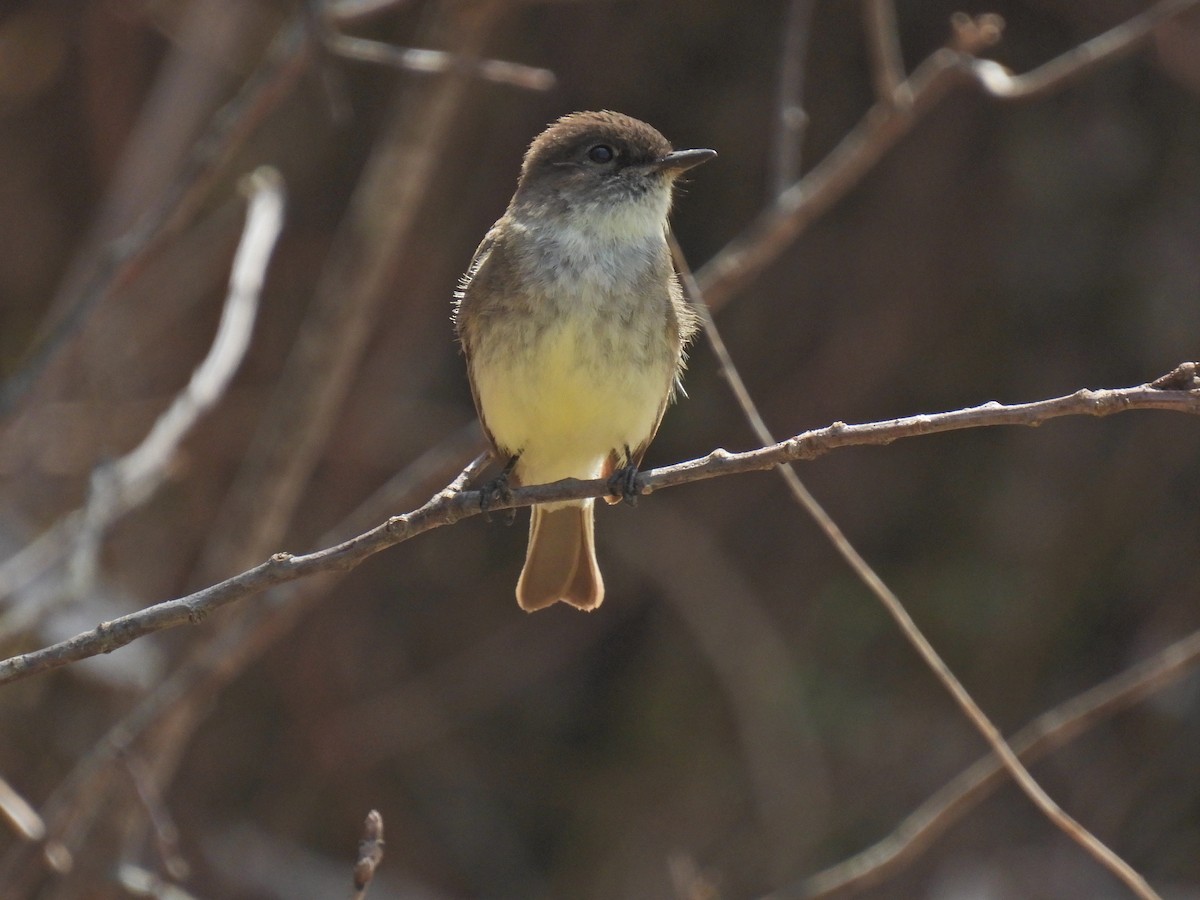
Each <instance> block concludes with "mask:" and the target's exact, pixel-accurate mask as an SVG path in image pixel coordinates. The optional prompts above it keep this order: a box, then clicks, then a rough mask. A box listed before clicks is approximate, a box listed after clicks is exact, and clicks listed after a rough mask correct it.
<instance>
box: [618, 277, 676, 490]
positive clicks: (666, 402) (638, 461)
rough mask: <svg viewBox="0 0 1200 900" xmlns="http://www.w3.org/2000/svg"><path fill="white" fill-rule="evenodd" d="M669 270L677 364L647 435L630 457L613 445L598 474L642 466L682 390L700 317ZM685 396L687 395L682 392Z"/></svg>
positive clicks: (620, 448)
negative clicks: (692, 340) (690, 347)
mask: <svg viewBox="0 0 1200 900" xmlns="http://www.w3.org/2000/svg"><path fill="white" fill-rule="evenodd" d="M671 274H672V279H671V290H670V303H671V313H672V319H673V321H674V323H675V337H676V339H677V340H678V341H679V345H680V349H679V365H678V366H677V367H676V370H675V374H674V375H673V376H672V378H671V384H670V385H669V386H668V389H667V392H666V395H665V396H664V397H663V402H662V405H660V406H659V407H658V416H657V418H655V420H654V427H653V428H652V429H650V436H649V437H647V438H646V440H644V441H642V443H641V444H639V445H638V446H637V447H634V448H633V449H631V450H630V452H629V458H628V459H625V460H623V461H622V457H624V455H625V454H624V451H625V448H624V447H614V448H613V451H612V453H610V454H609V455H608V459H606V460H605V461H604V469H603V470H602V473H601V477H602V478H608V477H610V476H611V475H612V474H613V473H614V472H615V471H617V469H619V468H620V467H621V466H623V465H627V466H628V465H632V466H633V467H634V468H637V469H640V468H641V467H642V457H644V456H645V455H646V450H647V449H649V447H650V444H651V443H652V442H653V441H654V436H655V435H657V434H658V428H659V426H660V425H662V420H663V416H664V415H665V414H666V412H667V407H668V406H670V405H671V401H672V400H674V399H675V395H676V393H679V394H683V393H684V391H683V382H682V378H683V370H684V367H685V366H686V364H687V345H688V344H689V343H690V342H691V339H692V336H693V335H694V334H695V333H696V330H697V329H698V328H699V317H698V316H697V315H696V313H695V312H694V311H693V310H692V308H691V306H689V305H688V303H687V301H686V300H684V298H683V289H682V288H681V287H680V286H679V279H678V276H676V275H675V274H674V272H672V273H671ZM685 396H686V395H685ZM621 499H622V498H620V497H605V498H604V501H605V502H606V503H609V504H617V503H620V502H621Z"/></svg>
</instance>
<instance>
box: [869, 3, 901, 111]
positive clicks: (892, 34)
mask: <svg viewBox="0 0 1200 900" xmlns="http://www.w3.org/2000/svg"><path fill="white" fill-rule="evenodd" d="M863 19H864V24H865V25H866V32H867V49H868V50H869V51H870V53H871V71H872V75H873V76H874V81H875V96H876V98H877V99H878V100H879V102H880V103H884V104H891V105H893V106H902V107H907V106H909V105H910V104H911V103H912V96H911V93H910V92H909V90H908V89H907V88H906V86H905V82H904V52H903V50H902V48H901V46H900V29H899V27H898V26H897V24H896V4H895V2H894V0H863Z"/></svg>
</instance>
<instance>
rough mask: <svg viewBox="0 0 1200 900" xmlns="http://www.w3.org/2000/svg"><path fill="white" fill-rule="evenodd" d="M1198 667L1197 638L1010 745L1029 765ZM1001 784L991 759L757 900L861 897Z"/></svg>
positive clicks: (1060, 710)
mask: <svg viewBox="0 0 1200 900" xmlns="http://www.w3.org/2000/svg"><path fill="white" fill-rule="evenodd" d="M1198 666H1200V631H1197V632H1193V633H1192V634H1190V635H1188V636H1187V637H1185V638H1183V639H1182V640H1179V641H1176V642H1175V643H1173V644H1171V645H1170V646H1168V647H1166V648H1165V649H1163V650H1161V651H1159V652H1158V653H1156V654H1154V655H1153V656H1151V657H1150V658H1148V659H1145V660H1143V661H1142V662H1139V663H1137V664H1136V665H1134V666H1131V667H1130V668H1128V669H1126V670H1125V671H1124V672H1121V673H1120V674H1119V675H1115V676H1113V677H1112V678H1110V679H1108V680H1107V681H1103V682H1101V683H1100V684H1098V685H1096V686H1095V687H1093V688H1091V689H1090V690H1087V691H1084V692H1083V693H1082V694H1079V695H1078V696H1076V697H1073V698H1071V699H1070V700H1068V701H1067V702H1066V703H1063V704H1061V705H1059V706H1056V707H1055V708H1054V709H1052V710H1050V711H1049V712H1045V713H1043V714H1042V715H1040V716H1038V717H1037V718H1036V719H1034V720H1033V721H1032V722H1030V723H1029V724H1028V725H1026V726H1025V727H1024V728H1022V729H1021V730H1020V731H1018V732H1017V733H1016V734H1015V735H1013V736H1012V738H1011V739H1010V740H1009V746H1011V747H1012V748H1013V750H1014V751H1015V752H1016V753H1017V754H1018V755H1019V756H1020V757H1021V759H1022V761H1023V762H1025V763H1031V762H1033V761H1035V760H1037V759H1040V758H1041V757H1043V756H1045V755H1046V754H1047V753H1050V752H1051V751H1053V750H1056V749H1058V748H1059V747H1062V746H1063V745H1065V744H1067V743H1069V742H1070V741H1072V740H1074V739H1075V738H1076V737H1078V736H1079V735H1080V734H1082V733H1083V732H1085V731H1087V730H1088V729H1089V728H1091V727H1092V726H1094V725H1095V724H1097V723H1098V722H1101V721H1103V720H1105V719H1108V718H1111V717H1112V716H1114V715H1116V714H1117V713H1119V712H1121V711H1122V710H1125V709H1128V708H1129V707H1131V706H1133V705H1134V704H1136V703H1139V702H1141V701H1142V700H1144V699H1145V698H1146V697H1149V696H1150V695H1152V694H1153V693H1155V692H1156V691H1159V690H1162V689H1163V688H1164V687H1166V686H1168V685H1170V684H1173V683H1174V682H1176V681H1178V680H1179V679H1180V678H1182V677H1183V676H1184V675H1187V674H1188V673H1190V672H1194V671H1195V670H1196V668H1197V667H1198ZM1005 781H1006V773H1005V772H1004V769H1003V767H1002V766H1001V765H1000V761H999V760H998V759H996V757H995V756H993V755H988V756H985V757H983V758H981V759H979V760H977V761H976V762H975V763H974V764H973V765H972V766H970V767H969V768H967V769H965V770H964V771H963V772H962V773H960V774H959V775H958V776H957V777H956V778H954V779H953V780H952V781H950V782H949V783H947V784H946V785H945V786H944V787H942V788H941V790H939V791H938V792H937V793H935V794H934V795H933V796H931V797H930V798H929V799H928V800H926V801H925V802H924V803H922V804H921V805H920V806H919V807H918V808H917V809H916V810H914V811H913V812H912V813H910V814H909V815H908V816H907V817H906V818H905V819H904V821H903V822H901V823H900V824H899V825H898V826H897V827H896V829H895V830H894V831H893V832H892V833H891V834H889V835H888V836H887V837H885V838H884V839H883V840H881V841H879V842H878V843H876V844H874V845H872V846H870V847H868V848H867V849H865V850H863V851H861V852H860V853H856V854H855V855H854V856H851V857H850V858H848V859H845V860H843V861H842V862H840V863H838V864H837V865H835V866H832V867H831V868H828V869H826V870H825V871H823V872H819V873H818V874H816V875H813V876H811V877H810V878H806V879H805V880H804V881H802V882H800V883H799V884H796V885H794V886H792V887H789V888H785V889H782V890H779V891H776V892H774V893H772V894H770V895H769V897H764V898H763V900H818V898H820V900H824V898H827V897H833V896H837V895H838V894H841V893H843V892H845V891H848V890H851V889H859V890H861V889H865V888H869V887H871V886H872V885H875V884H878V883H879V882H881V881H882V880H884V879H885V878H887V877H889V876H891V875H894V874H895V873H896V872H897V871H898V870H899V869H901V868H903V867H904V866H906V865H908V864H909V863H911V862H913V860H915V859H916V858H917V857H919V856H920V855H921V854H922V853H923V852H924V851H925V850H926V849H928V848H929V846H930V845H931V844H932V843H933V842H934V841H935V840H937V838H938V837H939V836H940V835H941V834H942V833H943V832H945V831H946V829H947V828H949V827H950V826H951V825H953V824H954V823H955V822H957V821H958V820H959V819H961V818H962V817H963V816H964V815H966V814H967V812H968V811H970V810H971V809H973V808H974V807H976V806H978V805H979V804H980V803H981V802H982V801H983V799H984V798H985V797H987V796H989V795H990V794H991V793H992V792H993V791H995V790H996V789H997V788H998V787H1000V786H1001V785H1002V784H1004V782H1005Z"/></svg>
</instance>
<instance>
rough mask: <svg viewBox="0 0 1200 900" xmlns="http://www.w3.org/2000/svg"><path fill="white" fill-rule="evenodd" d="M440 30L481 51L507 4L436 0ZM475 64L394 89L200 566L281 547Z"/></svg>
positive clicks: (463, 49) (462, 48)
mask: <svg viewBox="0 0 1200 900" xmlns="http://www.w3.org/2000/svg"><path fill="white" fill-rule="evenodd" d="M435 10H437V13H436V17H435V22H436V24H435V25H433V26H431V30H436V31H438V32H444V34H439V35H435V36H436V37H439V38H444V39H447V40H449V41H450V42H451V45H452V47H453V55H454V56H456V57H463V58H466V59H473V58H476V57H477V56H478V54H479V51H480V49H481V48H482V46H483V43H484V41H485V39H486V37H487V35H488V34H490V33H491V29H492V26H493V24H494V22H495V21H496V19H497V17H498V16H499V14H500V13H501V12H502V11H503V4H502V3H500V2H497V0H479V2H475V3H470V4H444V5H443V6H441V7H435ZM470 84H471V76H470V73H469V71H467V67H464V68H461V69H453V70H451V71H450V72H448V73H447V74H446V75H444V76H441V77H440V78H439V79H437V80H436V81H433V82H421V83H419V84H413V85H410V86H409V87H408V89H407V90H406V91H405V92H404V93H403V94H402V95H401V96H400V97H399V98H398V99H397V102H396V105H395V106H394V108H393V109H392V112H391V122H390V124H389V125H388V126H387V128H386V130H385V132H384V134H383V135H382V136H381V137H380V139H379V140H378V142H377V146H376V147H375V149H374V151H373V153H372V156H371V159H370V161H369V162H368V163H367V166H366V169H365V171H364V173H363V175H362V177H361V179H360V181H359V184H358V185H357V187H356V188H355V192H354V196H353V199H352V201H351V205H350V209H349V211H348V212H347V214H346V218H345V220H344V221H343V222H342V223H341V224H340V225H339V229H338V233H337V235H336V236H335V240H334V244H333V248H332V250H331V252H330V257H329V260H328V261H327V262H326V264H325V266H324V268H323V270H322V273H321V276H320V278H319V280H318V282H317V285H316V291H315V295H314V297H313V301H312V304H311V305H310V308H309V310H308V312H307V313H306V315H305V319H304V322H303V323H302V325H301V327H300V331H299V334H298V335H297V337H296V341H295V344H294V345H293V347H292V350H291V352H290V354H289V356H288V359H287V361H286V363H285V364H284V370H283V373H282V375H281V377H280V379H279V382H278V387H277V388H276V390H275V391H274V393H273V395H272V397H271V399H270V401H269V402H268V403H267V405H266V410H265V413H264V416H263V419H262V421H261V423H260V424H259V427H258V429H257V431H256V433H255V435H254V437H253V439H252V440H251V443H250V446H249V448H248V449H247V451H246V456H245V459H244V460H243V462H242V465H241V467H240V470H239V472H238V475H237V477H236V478H235V480H234V483H233V485H232V487H231V488H230V491H229V494H228V496H227V498H226V499H225V501H224V503H223V505H222V509H221V511H220V513H219V514H218V516H217V521H216V522H215V523H214V527H213V535H214V540H213V541H212V543H211V544H210V545H209V547H208V548H206V550H205V552H204V555H203V558H202V560H201V563H200V572H199V577H200V579H202V580H203V581H208V580H211V579H212V578H214V577H218V576H219V575H221V574H224V573H226V572H229V571H237V570H238V569H241V568H244V567H245V566H246V565H248V564H249V562H250V560H253V559H255V558H256V557H258V558H261V556H262V555H263V554H265V553H267V552H269V551H270V549H273V548H274V547H276V546H278V545H279V543H280V542H281V541H282V540H283V538H284V536H285V534H286V532H287V529H288V527H289V525H290V523H291V521H292V517H293V515H294V513H295V510H296V508H297V505H298V504H299V503H300V500H301V498H302V497H303V494H304V490H305V488H306V487H307V485H308V482H309V478H310V476H311V474H312V472H313V470H314V468H315V467H316V465H317V462H318V460H319V459H320V456H321V454H322V453H323V452H324V450H325V446H326V443H327V441H328V438H329V435H330V433H331V432H332V430H333V427H334V425H335V422H336V420H337V417H338V416H339V415H340V413H341V409H342V402H343V400H344V398H345V396H346V394H347V392H348V391H349V390H350V384H351V381H352V379H353V378H354V376H355V374H356V373H357V371H358V367H359V362H360V360H361V357H362V353H363V351H364V348H365V347H366V346H367V341H368V339H369V337H370V336H371V334H372V333H373V332H374V329H375V327H376V323H377V321H378V318H379V315H380V312H381V310H382V309H383V304H384V300H385V299H386V298H388V297H389V296H393V295H394V294H395V293H396V292H397V290H398V288H397V287H396V285H395V284H394V283H393V280H392V279H393V276H394V273H395V271H396V268H397V265H398V263H399V261H400V259H401V257H402V255H403V254H404V252H405V250H406V248H407V247H408V246H409V245H410V243H411V242H410V241H409V240H408V237H409V235H410V234H411V233H412V229H413V228H414V227H415V224H416V222H417V221H418V212H419V210H420V208H421V204H422V202H423V200H424V198H425V197H426V194H427V192H428V190H429V189H430V185H431V184H432V183H433V181H434V179H433V173H434V172H435V171H436V167H437V165H438V163H439V161H440V159H441V153H440V150H441V148H442V147H443V146H444V144H445V142H446V141H447V140H449V138H450V134H451V126H452V124H453V122H454V117H455V115H456V114H457V112H458V110H459V109H460V108H461V106H462V104H463V103H464V102H465V101H466V99H467V95H468V92H467V89H468V87H469V86H470Z"/></svg>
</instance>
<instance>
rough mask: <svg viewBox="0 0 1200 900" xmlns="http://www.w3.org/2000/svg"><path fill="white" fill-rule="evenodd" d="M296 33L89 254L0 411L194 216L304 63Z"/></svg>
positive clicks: (288, 33)
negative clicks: (129, 219) (120, 230)
mask: <svg viewBox="0 0 1200 900" xmlns="http://www.w3.org/2000/svg"><path fill="white" fill-rule="evenodd" d="M300 37H301V29H300V28H299V27H296V26H289V27H285V28H284V29H282V30H281V32H280V33H279V35H278V36H277V37H276V39H275V40H274V42H273V43H272V45H271V47H270V49H269V50H268V52H267V56H266V59H265V61H264V62H263V64H262V66H261V67H260V68H259V70H258V71H257V72H256V73H255V74H254V76H253V77H251V78H250V79H249V80H247V81H246V83H245V84H244V85H243V86H242V88H241V90H240V91H239V92H238V93H237V95H236V96H235V97H234V98H233V99H231V100H230V101H229V102H227V103H226V104H225V105H224V106H223V107H221V109H220V110H218V111H217V113H216V114H215V115H213V117H212V120H211V123H210V124H209V127H208V130H207V132H206V133H205V134H203V135H202V136H201V137H200V138H199V139H198V140H196V141H195V142H194V143H193V145H192V148H191V151H190V152H189V154H188V158H187V160H186V161H185V162H184V164H183V166H182V168H181V170H180V172H179V174H178V175H177V176H176V177H175V178H174V180H173V181H172V182H171V184H170V185H169V186H168V187H167V189H166V190H164V191H162V194H161V199H160V200H159V202H158V203H157V204H156V205H155V206H154V207H153V208H152V209H150V210H148V211H147V212H146V213H144V214H143V215H142V216H141V217H140V218H139V220H138V221H137V222H136V223H135V224H134V225H133V226H132V227H131V228H129V229H128V230H127V231H126V232H125V233H124V234H122V235H121V236H120V237H119V238H116V239H115V240H112V241H110V242H109V243H108V244H107V245H106V246H104V247H103V248H102V249H101V250H100V251H99V252H98V253H97V254H96V259H95V260H94V261H92V263H91V271H90V272H88V273H87V275H86V277H85V278H84V279H82V281H81V282H80V283H79V284H78V286H76V287H74V288H73V289H72V290H70V292H69V295H67V296H65V297H64V298H63V299H62V301H61V303H62V304H63V305H64V306H65V307H66V310H67V311H66V312H65V314H64V315H63V316H62V318H61V320H60V321H59V322H58V323H57V324H56V325H55V326H54V327H53V329H52V330H51V331H50V332H49V333H48V334H47V335H46V336H45V337H44V338H43V339H42V341H41V342H40V343H39V344H38V345H37V346H35V347H34V348H32V350H31V351H30V352H29V354H28V359H27V360H26V362H25V363H24V365H23V366H22V368H21V369H19V370H18V371H17V372H15V373H14V374H13V375H12V376H10V377H9V378H8V379H7V380H6V381H4V382H3V383H2V384H0V416H3V415H4V414H6V413H7V412H9V410H10V409H11V408H12V407H13V406H14V405H15V404H16V403H17V402H18V401H19V400H20V399H21V397H23V396H24V395H25V393H26V392H27V391H28V390H29V389H30V387H32V385H33V384H34V382H35V381H36V380H37V378H38V377H39V376H40V375H41V373H42V372H43V371H44V370H45V368H46V366H47V365H48V364H49V362H50V360H51V358H52V357H53V356H54V354H55V353H57V351H58V350H59V349H60V348H61V347H62V346H63V345H64V344H65V343H66V342H67V341H68V340H69V339H70V338H71V337H73V336H74V334H75V333H76V331H77V329H78V328H79V327H80V325H81V324H82V323H83V321H84V320H85V319H86V317H87V315H88V313H89V312H90V311H91V310H92V309H94V308H95V307H96V306H97V305H98V304H99V303H100V302H101V301H102V300H103V299H104V298H105V297H107V296H108V295H109V294H110V293H112V292H113V291H114V290H117V289H119V288H120V287H122V286H124V285H125V284H127V283H128V282H129V281H130V280H131V279H133V278H134V277H135V276H136V274H137V273H138V271H139V270H140V268H141V263H142V262H143V261H144V260H145V259H146V258H147V257H148V256H149V255H150V254H151V253H153V252H154V251H155V250H157V249H158V248H160V247H161V246H162V244H163V242H164V241H166V240H167V239H169V238H170V237H171V236H172V235H174V234H176V233H178V232H179V231H181V230H182V229H183V228H184V227H185V226H186V225H187V224H188V223H189V222H190V221H191V220H192V219H193V218H194V216H195V213H196V212H197V210H198V209H199V208H200V206H201V204H202V203H203V201H204V199H205V198H206V197H207V196H208V194H209V192H210V190H211V189H212V187H213V186H214V185H215V184H216V183H217V182H218V180H219V179H220V177H221V176H222V175H223V174H224V172H225V169H226V167H227V164H228V162H229V161H230V160H231V159H232V158H233V156H234V154H235V153H236V152H237V151H238V149H239V148H240V147H242V145H243V144H244V143H245V141H246V139H247V138H248V137H249V136H250V135H251V134H252V133H253V132H254V130H255V129H256V128H257V127H258V125H259V123H260V122H262V120H263V119H264V118H265V116H266V115H267V114H268V113H269V112H270V111H271V110H272V109H273V108H274V107H275V106H276V105H277V104H278V103H279V102H280V101H281V100H282V99H283V98H284V97H286V96H287V95H288V93H289V92H290V91H291V89H292V87H293V86H294V85H295V84H296V82H297V81H298V80H299V78H300V76H301V74H302V73H303V72H304V70H305V68H306V67H307V64H308V55H307V54H306V53H305V52H304V42H303V41H302V40H300Z"/></svg>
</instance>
